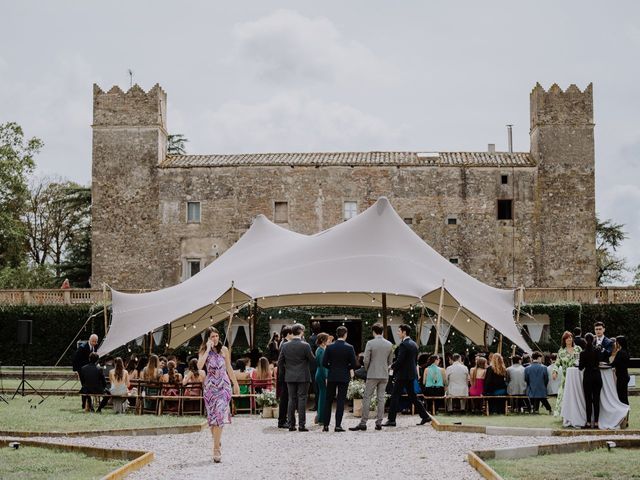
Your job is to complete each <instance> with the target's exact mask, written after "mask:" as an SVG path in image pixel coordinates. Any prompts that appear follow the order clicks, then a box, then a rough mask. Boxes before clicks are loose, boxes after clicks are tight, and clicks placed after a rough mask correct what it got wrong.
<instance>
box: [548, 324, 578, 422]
mask: <svg viewBox="0 0 640 480" xmlns="http://www.w3.org/2000/svg"><path fill="white" fill-rule="evenodd" d="M580 352H582V348H580V346H579V345H576V344H575V343H574V341H573V334H572V333H571V332H564V334H563V335H562V340H561V341H560V350H558V359H557V360H556V365H557V366H558V367H559V368H560V369H561V370H562V380H561V382H560V386H559V387H558V396H557V397H556V404H555V405H554V407H553V415H554V416H555V417H557V416H558V415H560V412H561V411H562V397H563V396H564V382H565V379H566V378H567V369H568V368H569V367H575V366H577V365H578V361H579V360H580Z"/></svg>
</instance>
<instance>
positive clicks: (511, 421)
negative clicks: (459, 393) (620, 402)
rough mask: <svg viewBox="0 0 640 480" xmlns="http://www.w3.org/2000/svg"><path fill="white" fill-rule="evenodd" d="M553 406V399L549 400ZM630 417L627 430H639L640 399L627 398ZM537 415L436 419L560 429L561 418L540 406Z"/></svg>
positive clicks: (448, 421) (467, 423)
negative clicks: (548, 412) (549, 413)
mask: <svg viewBox="0 0 640 480" xmlns="http://www.w3.org/2000/svg"><path fill="white" fill-rule="evenodd" d="M549 403H551V406H552V407H553V406H554V403H555V398H553V397H552V398H549ZM629 403H630V407H631V410H630V415H629V428H631V429H637V428H640V397H629ZM540 412H541V413H539V414H537V415H536V414H509V415H489V416H486V415H447V414H438V415H437V416H436V418H437V419H438V421H439V422H441V423H448V424H451V423H456V422H461V423H462V425H491V426H494V427H529V428H554V429H561V428H562V418H560V417H554V416H553V415H548V414H547V411H546V410H545V409H544V408H543V407H542V406H540Z"/></svg>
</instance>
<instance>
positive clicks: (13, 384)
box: [0, 378, 80, 395]
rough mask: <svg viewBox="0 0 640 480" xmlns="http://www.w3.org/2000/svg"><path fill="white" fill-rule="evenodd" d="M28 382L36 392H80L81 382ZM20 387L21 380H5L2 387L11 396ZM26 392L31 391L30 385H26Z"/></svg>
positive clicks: (40, 380)
mask: <svg viewBox="0 0 640 480" xmlns="http://www.w3.org/2000/svg"><path fill="white" fill-rule="evenodd" d="M27 381H28V382H29V383H30V384H31V385H33V388H35V389H36V390H40V389H43V390H53V389H58V388H60V389H62V390H76V391H78V390H80V382H79V381H78V380H77V379H75V378H73V379H70V380H47V379H44V380H43V379H29V378H27ZM18 385H20V379H18V378H9V379H7V378H3V379H2V383H0V386H1V387H3V388H4V390H5V392H7V391H10V392H11V395H13V392H14V391H15V389H16V388H18ZM24 389H25V392H26V391H28V390H30V388H29V386H28V385H25V388H24Z"/></svg>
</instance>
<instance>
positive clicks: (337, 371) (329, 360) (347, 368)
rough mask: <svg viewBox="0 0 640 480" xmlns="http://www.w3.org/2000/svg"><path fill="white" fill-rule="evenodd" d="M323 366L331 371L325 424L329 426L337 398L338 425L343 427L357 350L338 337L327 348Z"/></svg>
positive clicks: (328, 375)
mask: <svg viewBox="0 0 640 480" xmlns="http://www.w3.org/2000/svg"><path fill="white" fill-rule="evenodd" d="M322 366H323V367H325V368H326V369H328V371H329V372H328V374H327V403H326V406H325V415H324V426H325V427H328V426H329V421H330V420H331V405H332V404H333V399H334V398H335V399H336V427H341V426H342V416H343V414H344V401H345V400H346V398H347V387H348V385H349V380H351V370H353V369H355V368H356V351H355V350H354V349H353V347H352V346H351V345H349V344H348V343H347V342H345V341H344V340H341V339H338V340H336V341H335V342H334V343H332V344H331V345H329V346H328V347H327V348H326V349H325V352H324V357H323V358H322ZM336 390H337V395H336Z"/></svg>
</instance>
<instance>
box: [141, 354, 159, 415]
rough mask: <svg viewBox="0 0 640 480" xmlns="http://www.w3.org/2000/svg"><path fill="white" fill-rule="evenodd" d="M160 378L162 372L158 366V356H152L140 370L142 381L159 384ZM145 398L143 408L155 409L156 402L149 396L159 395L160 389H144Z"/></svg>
mask: <svg viewBox="0 0 640 480" xmlns="http://www.w3.org/2000/svg"><path fill="white" fill-rule="evenodd" d="M161 376H162V370H161V369H160V366H159V360H158V356H157V355H155V354H153V355H151V356H150V357H149V363H147V366H146V367H144V368H143V369H142V380H144V381H145V382H159V381H160V377H161ZM144 393H145V394H146V397H147V398H145V400H144V408H145V409H147V410H150V409H153V408H155V407H154V406H155V405H156V400H154V399H151V400H150V399H149V397H151V396H155V395H158V394H159V393H160V389H159V388H158V387H149V386H147V387H145V392H144Z"/></svg>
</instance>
